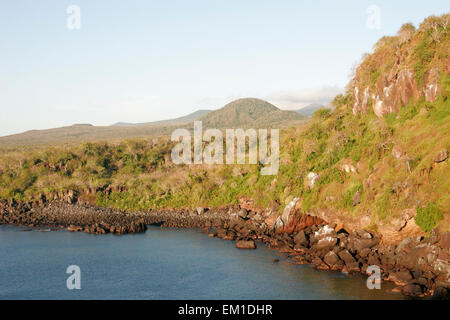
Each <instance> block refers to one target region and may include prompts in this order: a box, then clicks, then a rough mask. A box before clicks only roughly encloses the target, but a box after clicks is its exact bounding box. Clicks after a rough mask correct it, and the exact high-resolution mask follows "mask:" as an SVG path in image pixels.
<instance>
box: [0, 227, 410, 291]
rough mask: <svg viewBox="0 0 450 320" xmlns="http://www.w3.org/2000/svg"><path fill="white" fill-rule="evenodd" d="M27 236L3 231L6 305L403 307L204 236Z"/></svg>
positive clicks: (359, 286)
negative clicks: (73, 283) (199, 302)
mask: <svg viewBox="0 0 450 320" xmlns="http://www.w3.org/2000/svg"><path fill="white" fill-rule="evenodd" d="M24 229H25V228H23V227H17V226H9V225H3V226H0V299H403V296H402V295H400V294H397V293H392V288H393V285H392V284H391V283H382V285H381V289H380V290H369V289H367V287H366V277H364V276H362V275H355V276H346V275H344V274H342V273H340V272H326V271H318V270H315V269H313V268H311V267H310V266H307V265H296V264H293V263H292V262H291V261H290V260H288V259H286V258H285V256H284V255H283V254H281V253H279V252H277V251H275V250H270V249H268V248H266V247H265V246H264V245H262V244H259V246H258V248H257V249H256V250H238V249H236V248H235V243H234V242H233V241H224V240H221V239H217V238H213V239H211V238H209V237H208V236H207V235H205V234H203V233H201V232H200V231H199V230H193V229H179V230H176V229H162V228H159V227H150V228H149V229H148V230H147V231H146V232H145V233H141V234H128V235H121V236H118V235H111V234H107V235H92V234H86V233H83V232H68V231H65V230H61V231H53V232H40V231H38V230H33V231H28V232H22V230H24ZM273 259H280V262H278V263H275V262H273ZM69 265H77V266H79V267H80V269H81V289H80V290H69V289H67V287H66V280H67V278H68V277H69V276H70V274H67V273H66V269H67V267H68V266H69Z"/></svg>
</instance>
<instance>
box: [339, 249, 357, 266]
mask: <svg viewBox="0 0 450 320" xmlns="http://www.w3.org/2000/svg"><path fill="white" fill-rule="evenodd" d="M338 256H339V258H341V259H342V260H343V261H344V262H345V264H346V265H348V264H351V263H354V262H356V260H355V258H353V256H352V255H351V254H350V252H348V250H342V251H340V252H339V253H338Z"/></svg>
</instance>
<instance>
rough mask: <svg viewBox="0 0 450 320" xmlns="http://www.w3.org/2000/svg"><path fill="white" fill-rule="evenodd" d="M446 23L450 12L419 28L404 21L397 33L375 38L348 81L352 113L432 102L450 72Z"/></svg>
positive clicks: (389, 110) (382, 111) (385, 111)
mask: <svg viewBox="0 0 450 320" xmlns="http://www.w3.org/2000/svg"><path fill="white" fill-rule="evenodd" d="M449 26H450V14H446V15H443V16H440V17H430V18H428V19H426V20H425V21H424V22H423V23H422V24H421V25H420V27H419V28H418V29H416V28H415V27H414V26H413V25H411V24H405V25H403V26H402V28H401V29H400V30H399V32H398V33H397V35H396V36H392V37H383V38H382V39H381V40H380V41H378V42H377V44H376V45H375V47H374V52H373V53H372V54H369V55H366V56H365V57H364V60H363V62H362V63H361V65H360V66H359V67H358V68H357V69H356V72H355V77H354V78H353V80H352V81H351V83H350V84H349V87H348V89H349V91H350V92H351V94H352V97H353V101H354V104H353V113H354V114H357V113H361V112H367V111H368V110H369V109H370V108H372V109H373V111H374V112H375V114H376V115H377V116H378V117H382V116H383V115H386V114H389V113H392V112H398V111H399V109H400V108H401V107H402V106H406V105H407V104H408V103H410V101H411V100H418V99H420V98H421V97H423V98H424V99H425V100H426V101H428V102H434V101H435V100H436V99H437V97H438V96H439V95H440V94H441V93H442V85H443V84H442V82H441V79H442V77H443V75H444V74H448V73H450V60H449V50H450V47H449V45H448V40H449V39H448V38H449Z"/></svg>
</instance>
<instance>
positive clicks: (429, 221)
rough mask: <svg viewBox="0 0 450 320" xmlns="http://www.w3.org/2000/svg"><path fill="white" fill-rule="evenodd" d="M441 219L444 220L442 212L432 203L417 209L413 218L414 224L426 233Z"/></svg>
mask: <svg viewBox="0 0 450 320" xmlns="http://www.w3.org/2000/svg"><path fill="white" fill-rule="evenodd" d="M442 219H444V216H443V214H442V211H441V210H440V209H439V207H438V206H437V205H436V204H434V203H432V202H430V203H428V204H427V206H426V207H422V208H418V209H417V215H416V217H415V220H416V224H417V225H418V226H419V227H420V229H422V231H424V232H426V233H429V232H430V231H431V230H433V229H434V228H435V227H436V226H437V225H438V224H439V222H441V221H442Z"/></svg>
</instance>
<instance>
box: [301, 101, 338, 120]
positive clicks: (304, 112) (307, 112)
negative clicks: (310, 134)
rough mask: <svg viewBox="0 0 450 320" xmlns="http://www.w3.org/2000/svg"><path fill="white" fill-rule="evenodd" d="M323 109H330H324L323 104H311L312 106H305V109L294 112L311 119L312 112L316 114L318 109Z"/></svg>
mask: <svg viewBox="0 0 450 320" xmlns="http://www.w3.org/2000/svg"><path fill="white" fill-rule="evenodd" d="M324 108H325V109H330V108H329V107H326V106H324V105H323V104H319V103H312V104H309V105H307V106H306V107H303V108H301V109H298V110H295V112H297V113H299V114H301V115H303V116H305V117H312V116H313V114H314V112H316V111H317V110H319V109H324Z"/></svg>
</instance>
